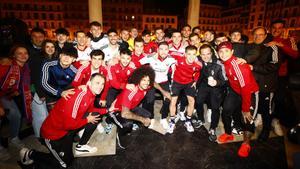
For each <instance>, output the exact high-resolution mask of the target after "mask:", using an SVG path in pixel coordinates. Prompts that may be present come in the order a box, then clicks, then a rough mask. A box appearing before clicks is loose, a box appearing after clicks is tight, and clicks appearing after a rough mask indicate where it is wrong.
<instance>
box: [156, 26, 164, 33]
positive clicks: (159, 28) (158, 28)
mask: <svg viewBox="0 0 300 169" xmlns="http://www.w3.org/2000/svg"><path fill="white" fill-rule="evenodd" d="M157 30H162V31H164V29H163V28H162V27H156V28H155V29H154V32H156V31H157Z"/></svg>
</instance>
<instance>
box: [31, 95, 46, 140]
mask: <svg viewBox="0 0 300 169" xmlns="http://www.w3.org/2000/svg"><path fill="white" fill-rule="evenodd" d="M31 109H32V127H33V131H34V135H35V136H36V137H40V129H41V126H42V124H43V122H44V120H45V119H46V117H47V116H48V109H47V106H46V100H44V101H43V100H40V98H39V96H38V95H37V93H34V96H33V100H32V104H31Z"/></svg>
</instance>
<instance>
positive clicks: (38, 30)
mask: <svg viewBox="0 0 300 169" xmlns="http://www.w3.org/2000/svg"><path fill="white" fill-rule="evenodd" d="M34 32H37V33H41V34H43V35H44V36H45V35H46V32H45V31H44V29H42V28H38V27H35V28H33V29H32V30H31V34H32V33H34Z"/></svg>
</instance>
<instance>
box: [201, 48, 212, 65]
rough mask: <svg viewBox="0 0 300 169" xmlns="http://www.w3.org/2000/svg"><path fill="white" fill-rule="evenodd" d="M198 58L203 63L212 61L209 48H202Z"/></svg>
mask: <svg viewBox="0 0 300 169" xmlns="http://www.w3.org/2000/svg"><path fill="white" fill-rule="evenodd" d="M200 57H201V59H202V60H203V61H204V62H211V61H212V51H211V49H210V48H204V49H201V50H200Z"/></svg>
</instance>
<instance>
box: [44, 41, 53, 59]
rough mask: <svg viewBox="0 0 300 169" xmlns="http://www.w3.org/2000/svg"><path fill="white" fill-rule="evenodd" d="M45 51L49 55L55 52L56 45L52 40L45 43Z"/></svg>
mask: <svg viewBox="0 0 300 169" xmlns="http://www.w3.org/2000/svg"><path fill="white" fill-rule="evenodd" d="M45 52H46V54H47V55H48V56H52V55H53V54H54V52H55V46H54V44H53V43H51V42H47V43H46V44H45Z"/></svg>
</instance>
